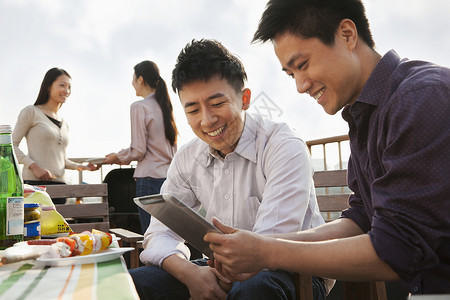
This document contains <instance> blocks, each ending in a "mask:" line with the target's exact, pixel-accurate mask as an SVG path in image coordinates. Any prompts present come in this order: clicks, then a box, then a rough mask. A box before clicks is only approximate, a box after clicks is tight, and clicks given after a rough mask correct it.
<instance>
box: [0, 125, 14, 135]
mask: <svg viewBox="0 0 450 300" xmlns="http://www.w3.org/2000/svg"><path fill="white" fill-rule="evenodd" d="M0 133H12V127H11V125H0Z"/></svg>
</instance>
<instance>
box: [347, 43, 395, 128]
mask: <svg viewBox="0 0 450 300" xmlns="http://www.w3.org/2000/svg"><path fill="white" fill-rule="evenodd" d="M399 64H400V57H399V56H398V54H397V53H396V52H395V51H394V50H390V51H389V52H387V53H386V54H385V55H384V56H383V57H382V58H381V60H380V61H379V62H378V64H377V65H376V66H375V69H374V70H373V72H372V74H370V77H369V79H368V80H367V82H366V83H365V84H364V87H363V89H362V91H361V93H360V94H359V96H358V98H357V99H356V101H355V103H353V104H352V105H348V106H346V107H345V108H344V110H343V111H342V117H343V118H344V119H345V120H348V118H349V117H350V113H351V114H352V115H357V114H359V113H360V112H361V111H362V110H364V109H363V107H365V106H363V107H361V105H360V103H365V104H368V105H372V106H378V105H379V103H380V102H381V101H382V100H383V98H384V94H385V93H386V92H387V84H388V81H389V78H390V77H391V75H392V72H394V70H395V69H396V68H397V67H398V65H399Z"/></svg>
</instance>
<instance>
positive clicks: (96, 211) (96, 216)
mask: <svg viewBox="0 0 450 300" xmlns="http://www.w3.org/2000/svg"><path fill="white" fill-rule="evenodd" d="M46 188H47V193H48V194H49V195H50V197H52V198H77V199H78V198H85V197H100V198H101V202H95V203H83V204H57V205H55V207H56V210H57V211H58V212H59V213H60V214H61V215H62V216H63V217H64V218H65V219H66V220H68V222H69V225H70V227H71V228H72V230H73V231H75V232H82V231H86V230H87V231H91V230H92V229H94V228H95V229H97V230H101V231H104V232H111V233H114V234H115V235H116V236H117V237H119V238H120V240H119V245H120V246H122V244H123V242H126V243H128V244H129V245H130V247H133V248H135V250H133V251H131V253H130V267H131V268H137V267H138V266H139V249H138V246H137V242H138V241H140V240H142V239H143V236H142V235H141V234H137V233H134V232H131V231H129V230H126V229H121V228H109V207H108V186H107V184H106V183H101V184H73V185H48V186H47V187H46Z"/></svg>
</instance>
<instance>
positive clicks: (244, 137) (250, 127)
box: [206, 112, 258, 167]
mask: <svg viewBox="0 0 450 300" xmlns="http://www.w3.org/2000/svg"><path fill="white" fill-rule="evenodd" d="M257 130H258V123H257V122H256V121H255V119H253V117H252V116H251V115H250V114H248V113H247V112H245V122H244V130H243V131H242V134H241V137H240V138H239V141H238V144H237V146H236V149H234V151H233V152H232V153H236V154H237V155H240V156H242V157H244V158H245V159H248V160H250V161H251V162H253V163H256V136H257ZM232 153H230V154H232ZM213 159H221V160H223V159H222V157H220V155H219V153H217V150H216V149H213V148H211V147H209V155H208V159H207V160H206V166H207V167H208V166H209V165H210V164H211V162H212V160H213Z"/></svg>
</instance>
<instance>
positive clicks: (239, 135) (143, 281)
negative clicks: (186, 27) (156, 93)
mask: <svg viewBox="0 0 450 300" xmlns="http://www.w3.org/2000/svg"><path fill="white" fill-rule="evenodd" d="M245 81H246V73H245V70H244V67H243V65H242V63H241V62H240V61H239V60H238V59H237V57H235V56H234V55H232V54H231V53H230V52H229V51H228V50H227V49H226V48H225V47H223V46H222V45H221V44H220V43H218V42H217V41H213V40H200V41H192V43H189V44H188V45H187V46H186V47H185V48H184V49H183V50H182V51H181V53H180V55H179V56H178V60H177V64H176V66H175V69H174V70H173V75H172V86H173V88H174V91H175V92H177V93H178V95H179V97H180V100H181V105H182V106H183V108H184V111H185V114H186V118H187V120H188V123H189V125H190V126H191V128H192V130H193V131H194V133H195V134H196V135H197V137H198V138H196V139H194V140H192V141H191V142H189V143H188V144H186V145H184V146H183V147H181V149H180V150H179V151H178V152H177V154H176V155H175V157H174V159H173V161H172V164H171V166H170V168H169V171H168V175H167V180H166V182H165V183H164V184H163V186H162V189H161V190H162V192H167V193H172V194H174V195H176V196H177V198H179V199H180V200H181V201H183V202H184V203H186V204H187V205H188V206H190V207H192V208H193V209H194V210H199V209H200V207H203V208H204V209H205V211H206V219H207V220H209V221H211V219H212V217H213V216H216V217H219V218H221V220H222V221H224V222H225V223H226V224H229V225H230V226H234V227H237V228H241V229H246V230H250V231H253V232H257V233H270V234H273V233H283V232H284V233H286V232H290V231H293V230H302V229H309V228H312V227H315V226H318V225H320V224H323V219H322V217H321V215H320V213H319V210H318V205H317V201H316V196H315V191H314V183H313V181H312V175H313V169H312V166H311V163H310V157H309V153H308V150H307V147H306V145H305V143H304V142H303V141H302V140H301V139H300V138H299V137H298V136H297V135H296V134H295V133H294V132H293V131H292V130H291V129H290V128H289V127H288V126H287V125H286V124H280V123H275V122H272V121H270V120H267V119H263V118H261V117H257V116H251V115H250V114H247V113H246V112H245V111H246V110H247V109H248V107H249V105H250V97H251V92H250V90H249V89H248V88H245V86H244V83H245ZM144 247H145V250H144V251H143V252H142V254H141V256H140V258H141V261H142V262H144V263H146V264H151V265H153V266H147V267H141V268H138V269H134V270H130V273H131V275H132V277H133V280H134V282H135V285H136V289H137V291H138V293H139V295H140V297H141V299H188V298H190V297H191V298H192V299H225V298H228V299H246V300H247V299H258V300H260V299H294V297H295V287H294V281H293V275H292V273H290V272H285V271H281V270H273V271H262V272H260V273H259V274H257V275H256V276H254V277H252V278H251V279H249V280H248V281H244V282H234V283H232V282H227V280H225V279H224V278H223V277H221V276H220V275H219V273H218V272H217V271H216V270H215V269H213V268H210V267H208V266H207V264H206V260H204V259H200V260H196V261H192V262H191V261H189V259H190V252H189V250H188V248H187V247H186V245H185V244H184V241H183V240H182V239H181V238H180V237H179V236H177V235H176V234H175V233H174V232H172V231H171V230H170V229H168V228H167V227H166V226H164V225H163V224H162V223H161V222H159V221H158V220H156V219H154V218H152V221H151V224H150V226H149V228H148V230H147V232H146V233H145V239H144ZM313 287H314V293H315V295H316V299H324V297H325V293H326V289H325V285H324V281H323V280H322V279H321V278H314V281H313Z"/></svg>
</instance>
